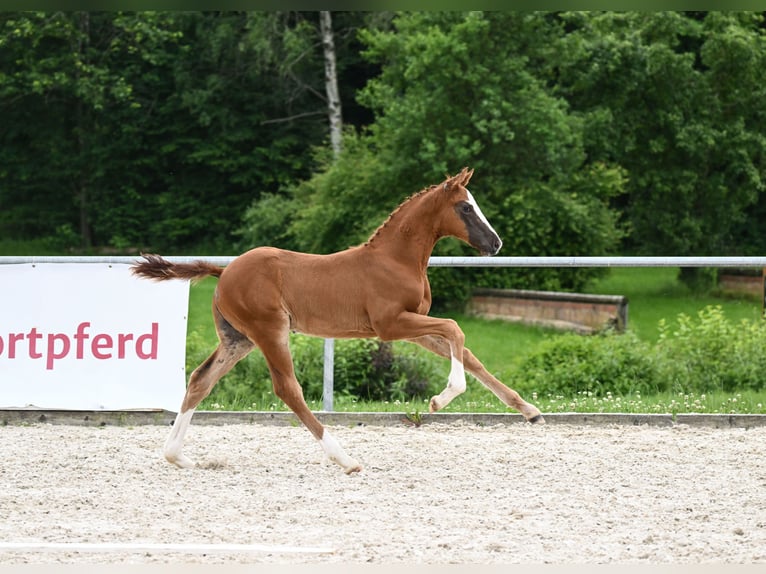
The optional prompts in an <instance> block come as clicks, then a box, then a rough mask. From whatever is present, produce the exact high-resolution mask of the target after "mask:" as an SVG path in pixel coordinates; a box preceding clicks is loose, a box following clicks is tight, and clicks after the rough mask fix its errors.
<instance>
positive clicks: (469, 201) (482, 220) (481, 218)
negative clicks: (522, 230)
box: [465, 189, 503, 251]
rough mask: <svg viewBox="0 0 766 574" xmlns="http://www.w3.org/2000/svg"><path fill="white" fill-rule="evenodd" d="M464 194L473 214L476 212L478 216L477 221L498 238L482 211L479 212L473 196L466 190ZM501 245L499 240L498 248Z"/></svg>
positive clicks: (501, 242) (479, 209)
mask: <svg viewBox="0 0 766 574" xmlns="http://www.w3.org/2000/svg"><path fill="white" fill-rule="evenodd" d="M465 192H466V194H468V203H469V204H471V206H472V207H473V210H474V212H476V215H478V216H479V220H481V222H482V223H483V224H484V225H486V226H487V227H489V228H490V229H491V230H492V233H494V234H495V235H497V236H498V238H499V237H500V236H499V235H498V233H497V231H495V228H494V227H492V224H491V223H490V222H489V220H487V218H486V216H485V215H484V212H482V210H481V207H479V204H478V203H476V199H474V197H473V194H472V193H471V192H470V191H468V189H466V190H465ZM502 245H503V241H502V240H500V246H501V247H502ZM498 251H499V249H498Z"/></svg>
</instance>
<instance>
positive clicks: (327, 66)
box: [319, 11, 343, 157]
mask: <svg viewBox="0 0 766 574" xmlns="http://www.w3.org/2000/svg"><path fill="white" fill-rule="evenodd" d="M319 27H320V30H321V33H322V48H323V49H324V85H325V90H326V92H327V115H328V116H329V119H330V144H331V145H332V150H333V153H334V154H335V157H338V155H339V154H340V150H341V138H342V134H343V115H342V113H341V108H340V93H339V91H338V74H337V72H336V69H335V41H334V40H333V34H332V17H331V16H330V12H327V11H323V12H320V13H319Z"/></svg>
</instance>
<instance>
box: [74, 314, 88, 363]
mask: <svg viewBox="0 0 766 574" xmlns="http://www.w3.org/2000/svg"><path fill="white" fill-rule="evenodd" d="M88 327H90V323H89V322H87V321H83V322H82V323H80V324H79V325H77V332H76V333H75V334H74V339H75V341H77V358H78V359H82V357H83V352H84V349H83V347H85V339H87V338H88V337H89V336H90V335H88V334H87V333H86V332H85V329H87V328H88Z"/></svg>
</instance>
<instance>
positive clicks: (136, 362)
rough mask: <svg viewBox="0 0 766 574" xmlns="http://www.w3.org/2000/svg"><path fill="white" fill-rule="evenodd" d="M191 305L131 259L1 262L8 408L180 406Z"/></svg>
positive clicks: (177, 288)
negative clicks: (135, 272)
mask: <svg viewBox="0 0 766 574" xmlns="http://www.w3.org/2000/svg"><path fill="white" fill-rule="evenodd" d="M188 307H189V283H188V282H187V281H177V280H176V281H167V282H162V283H158V282H155V281H150V280H147V279H139V278H137V277H134V276H132V275H131V274H130V267H129V265H124V264H111V265H107V264H95V263H77V264H75V263H71V264H70V263H50V264H36V265H33V264H28V265H27V264H22V265H0V407H30V406H33V407H39V408H47V409H85V410H92V409H109V410H112V409H115V410H116V409H134V408H164V409H167V410H171V411H177V410H178V408H179V406H180V404H181V400H182V399H183V394H184V389H185V358H186V321H187V313H188Z"/></svg>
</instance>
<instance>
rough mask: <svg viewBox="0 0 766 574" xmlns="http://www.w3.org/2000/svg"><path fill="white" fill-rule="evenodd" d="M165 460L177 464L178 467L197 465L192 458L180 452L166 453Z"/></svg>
mask: <svg viewBox="0 0 766 574" xmlns="http://www.w3.org/2000/svg"><path fill="white" fill-rule="evenodd" d="M165 460H167V461H168V462H169V463H170V464H173V465H175V466H177V467H178V468H195V467H196V466H197V464H196V463H195V462H194V461H193V460H191V459H189V458H186V457H185V456H184V455H182V454H181V455H176V454H166V455H165Z"/></svg>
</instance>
